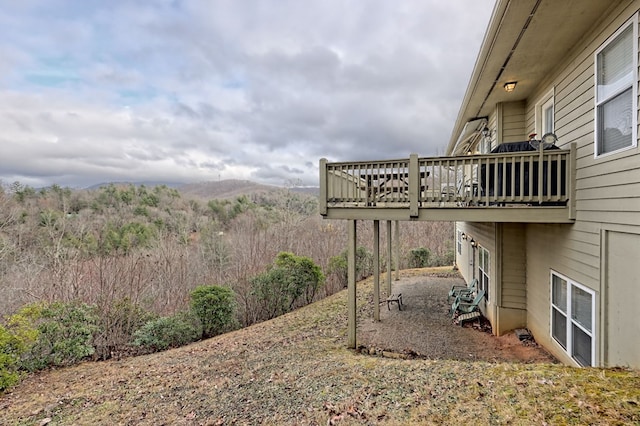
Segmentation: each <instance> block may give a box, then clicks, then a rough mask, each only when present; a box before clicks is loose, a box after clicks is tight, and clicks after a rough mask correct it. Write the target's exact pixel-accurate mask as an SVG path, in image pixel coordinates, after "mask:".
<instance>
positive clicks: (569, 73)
mask: <svg viewBox="0 0 640 426" xmlns="http://www.w3.org/2000/svg"><path fill="white" fill-rule="evenodd" d="M634 3H635V5H634V6H629V7H627V8H626V9H619V10H617V11H615V12H614V14H613V15H612V17H610V18H608V24H607V25H606V26H605V27H603V28H600V29H599V30H596V31H594V32H593V33H592V34H590V35H588V36H586V37H585V40H591V42H590V43H588V44H585V45H583V46H578V47H577V49H576V50H575V51H576V52H578V53H576V54H575V55H574V56H572V57H570V60H569V61H568V62H567V65H566V66H565V67H564V68H562V67H561V68H560V69H563V71H561V72H560V74H559V75H557V76H556V77H555V79H554V80H555V81H554V82H553V85H554V87H555V92H556V97H555V104H554V106H555V128H556V134H557V135H558V138H559V145H560V146H563V147H564V146H566V145H567V144H569V143H572V142H577V143H578V152H577V162H576V167H577V168H576V179H577V180H576V190H577V192H576V219H577V220H578V221H588V222H593V223H594V224H598V225H603V224H616V225H630V226H637V225H640V190H639V189H638V183H637V182H640V154H639V149H638V148H633V149H630V150H627V151H624V152H621V153H619V154H614V155H610V156H605V157H601V158H598V159H595V158H594V149H595V147H594V118H595V117H594V114H595V113H594V108H595V106H594V102H595V101H594V90H595V89H594V66H595V64H594V54H595V51H596V50H597V49H598V47H599V46H600V45H601V44H602V43H604V42H605V41H606V40H607V39H608V38H609V37H610V36H611V34H613V33H614V32H615V31H616V30H617V29H618V28H620V26H622V25H623V24H625V23H626V22H627V21H628V20H629V18H631V17H632V16H633V15H634V14H635V13H637V9H638V5H639V4H640V3H638V2H634ZM548 90H549V87H543V88H540V89H539V90H538V91H537V93H539V95H538V97H537V98H539V97H540V96H542V94H544V93H545V92H546V91H548ZM536 101H537V99H530V100H529V102H528V104H527V120H526V121H527V125H528V126H529V127H528V129H529V130H532V129H533V117H534V113H535V111H534V107H535V103H536ZM596 244H599V243H598V242H596Z"/></svg>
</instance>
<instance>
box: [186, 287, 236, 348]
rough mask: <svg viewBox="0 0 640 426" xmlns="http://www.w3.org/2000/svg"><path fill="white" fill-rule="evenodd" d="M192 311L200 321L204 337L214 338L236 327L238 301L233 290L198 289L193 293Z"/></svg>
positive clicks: (217, 288) (223, 288) (225, 288)
mask: <svg viewBox="0 0 640 426" xmlns="http://www.w3.org/2000/svg"><path fill="white" fill-rule="evenodd" d="M191 310H192V312H193V313H194V314H196V315H197V316H198V318H199V319H200V323H201V324H202V337H203V338H207V337H212V336H215V335H217V334H221V333H224V332H226V331H229V330H231V329H233V328H234V327H235V326H236V320H235V312H236V299H235V293H234V292H233V290H231V289H230V288H227V287H220V286H215V285H211V286H206V285H201V286H198V287H196V288H195V289H194V290H193V291H192V292H191Z"/></svg>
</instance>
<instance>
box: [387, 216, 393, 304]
mask: <svg viewBox="0 0 640 426" xmlns="http://www.w3.org/2000/svg"><path fill="white" fill-rule="evenodd" d="M392 255H393V253H392V251H391V221H390V220H388V221H387V297H389V296H391V269H392V267H393V256H392Z"/></svg>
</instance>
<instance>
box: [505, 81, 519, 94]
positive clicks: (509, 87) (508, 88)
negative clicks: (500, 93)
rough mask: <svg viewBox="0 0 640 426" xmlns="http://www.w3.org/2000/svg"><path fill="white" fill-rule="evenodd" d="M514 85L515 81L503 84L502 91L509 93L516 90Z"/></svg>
mask: <svg viewBox="0 0 640 426" xmlns="http://www.w3.org/2000/svg"><path fill="white" fill-rule="evenodd" d="M516 84H518V82H517V81H508V82H506V83H505V84H504V90H505V91H506V92H509V93H511V92H513V91H514V90H516Z"/></svg>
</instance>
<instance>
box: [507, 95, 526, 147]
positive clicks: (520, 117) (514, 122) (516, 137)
mask: <svg viewBox="0 0 640 426" xmlns="http://www.w3.org/2000/svg"><path fill="white" fill-rule="evenodd" d="M525 107H526V103H525V102H524V101H519V102H508V103H504V104H503V105H502V120H501V121H502V132H501V135H502V142H520V141H523V140H527V138H526V136H525V119H526V111H525Z"/></svg>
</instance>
